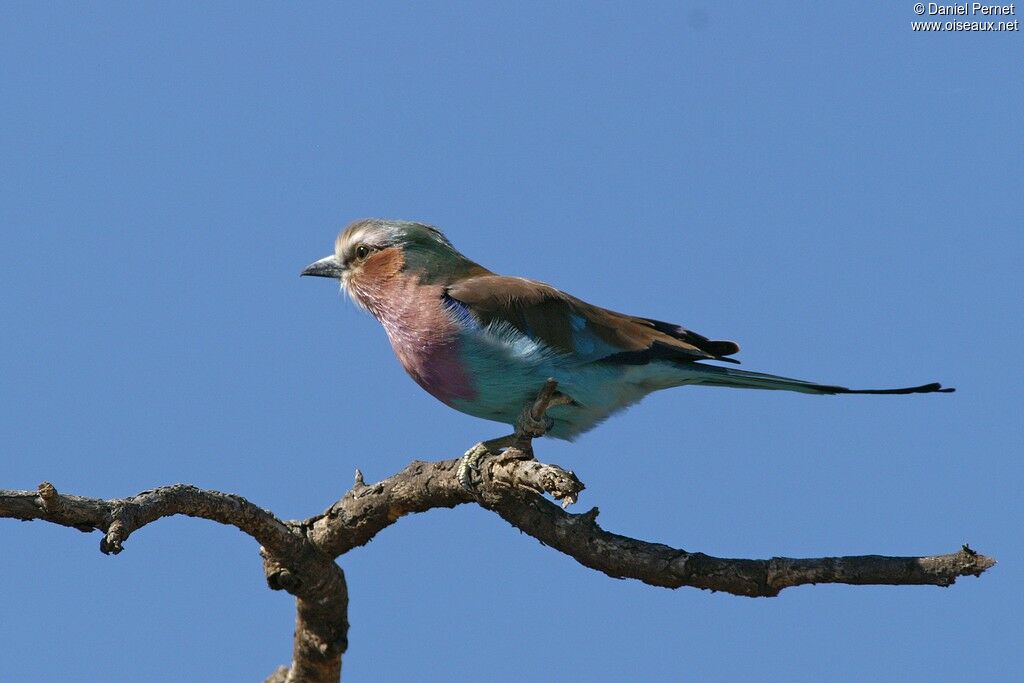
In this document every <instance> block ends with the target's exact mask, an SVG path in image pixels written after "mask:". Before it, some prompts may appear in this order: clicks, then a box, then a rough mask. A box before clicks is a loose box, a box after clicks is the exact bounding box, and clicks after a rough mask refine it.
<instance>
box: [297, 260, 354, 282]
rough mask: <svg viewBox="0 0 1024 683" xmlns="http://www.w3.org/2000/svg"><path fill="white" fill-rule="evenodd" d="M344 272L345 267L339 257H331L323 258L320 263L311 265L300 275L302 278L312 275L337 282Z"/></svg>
mask: <svg viewBox="0 0 1024 683" xmlns="http://www.w3.org/2000/svg"><path fill="white" fill-rule="evenodd" d="M344 272H345V267H344V266H343V265H341V263H339V262H338V257H337V256H334V255H331V256H328V257H327V258H322V259H320V260H319V261H314V262H313V263H310V264H309V265H308V266H306V269H305V270H303V271H302V273H300V276H301V275H311V276H313V277H330V278H334V279H335V280H337V279H339V278H340V277H341V274H342V273H344Z"/></svg>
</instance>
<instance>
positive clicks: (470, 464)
mask: <svg viewBox="0 0 1024 683" xmlns="http://www.w3.org/2000/svg"><path fill="white" fill-rule="evenodd" d="M491 454H492V451H491V447H490V446H488V445H487V442H486V441H481V442H480V443H478V444H477V445H475V446H473V447H472V448H470V449H469V450H468V451H466V452H465V454H463V456H462V457H461V458H460V459H459V467H458V469H457V470H456V471H455V476H456V477H457V478H458V480H459V485H460V486H462V488H464V489H466V490H467V491H471V492H475V491H476V486H474V484H473V473H474V472H477V473H478V474H477V476H479V472H480V460H481V459H483V457H484V456H485V455H491Z"/></svg>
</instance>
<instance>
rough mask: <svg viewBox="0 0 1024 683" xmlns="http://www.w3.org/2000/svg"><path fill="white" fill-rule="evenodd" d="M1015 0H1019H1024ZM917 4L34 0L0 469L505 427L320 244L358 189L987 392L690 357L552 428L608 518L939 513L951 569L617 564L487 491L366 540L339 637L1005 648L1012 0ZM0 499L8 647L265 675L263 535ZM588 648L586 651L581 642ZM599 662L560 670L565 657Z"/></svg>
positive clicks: (849, 526)
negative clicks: (353, 294)
mask: <svg viewBox="0 0 1024 683" xmlns="http://www.w3.org/2000/svg"><path fill="white" fill-rule="evenodd" d="M1018 11H1020V10H1018ZM915 18H916V17H915V15H914V14H913V11H912V4H911V3H909V2H907V3H891V2H880V3H790V4H782V3H729V4H725V3H699V2H697V3H669V4H642V5H632V6H629V7H627V6H625V5H621V6H617V5H611V4H607V3H586V4H583V3H575V4H570V3H524V4H520V3H515V4H512V3H509V4H507V5H505V6H504V7H503V8H502V7H499V6H498V5H496V4H493V3H458V4H456V3H451V4H448V3H445V4H438V3H417V4H416V5H415V6H407V5H406V4H404V3H363V4H327V3H321V4H303V5H292V4H281V3H255V4H250V3H207V4H205V5H204V6H199V5H192V6H191V7H182V6H180V5H169V4H162V5H157V4H151V3H123V4H116V5H113V4H111V5H92V6H86V5H82V4H77V3H76V4H55V3H45V4H44V3H5V4H4V5H3V6H2V8H0V22H2V24H3V26H4V27H5V30H4V34H5V35H4V40H3V41H0V60H2V63H3V64H4V68H3V69H2V70H0V89H2V97H0V123H2V125H0V148H2V150H3V151H2V154H0V173H2V177H3V183H2V185H0V226H2V233H0V234H2V240H3V242H2V244H3V255H4V258H3V262H4V266H3V268H2V269H0V291H3V296H2V297H0V320H2V321H3V327H4V333H3V334H2V335H0V359H2V360H0V405H2V406H3V409H2V410H0V435H2V439H3V447H2V456H0V461H2V468H0V471H2V477H0V487H5V488H19V489H31V488H34V487H35V486H36V485H37V484H38V483H39V482H40V481H42V480H49V481H52V482H53V483H54V484H55V485H56V486H57V488H58V489H59V490H61V491H64V492H68V493H78V494H82V495H91V496H103V497H108V496H109V497H113V496H124V495H129V494H132V493H135V492H138V491H140V490H143V489H146V488H150V487H153V486H156V485H160V484H168V483H174V482H189V483H193V484H196V485H199V486H203V487H209V488H214V489H219V490H223V491H230V492H234V493H238V494H241V495H244V496H246V497H248V498H249V499H251V500H253V501H254V502H256V503H258V504H260V505H262V506H265V507H268V508H270V509H272V510H274V511H275V512H276V513H277V514H279V515H281V516H283V517H287V518H292V517H304V516H307V515H310V514H313V513H316V512H319V511H320V510H322V509H323V508H324V507H326V506H327V505H328V504H329V503H330V502H331V501H333V500H334V499H335V498H337V497H338V496H339V495H341V494H342V493H343V492H344V491H345V490H346V489H347V488H348V487H349V486H350V485H351V481H352V473H353V471H354V469H355V468H356V467H359V468H361V469H362V470H363V472H364V473H365V475H366V478H367V480H368V481H369V480H372V479H379V478H382V477H385V476H388V475H390V474H392V473H394V472H395V471H397V470H398V469H400V468H401V467H402V466H403V465H405V464H406V463H407V462H408V461H409V460H411V459H413V458H427V459H437V458H448V457H454V456H456V455H458V454H460V453H461V452H462V451H463V450H465V449H466V448H467V447H468V446H470V445H471V444H473V443H474V442H476V441H478V440H480V439H482V438H487V437H492V436H496V435H498V434H499V433H500V432H501V430H502V427H501V425H498V424H496V423H488V422H483V421H480V420H477V419H474V418H471V417H468V416H464V415H461V414H458V413H455V412H453V411H451V410H449V409H447V408H445V407H444V406H443V405H441V404H440V403H437V402H436V401H435V400H434V399H432V398H431V397H430V396H428V395H427V394H426V393H424V392H423V391H421V390H420V389H419V388H418V387H417V386H416V385H415V384H414V383H413V382H412V381H410V380H409V379H408V378H407V377H406V376H405V375H404V373H403V372H402V370H401V368H400V367H399V365H398V363H397V362H396V361H395V359H394V358H393V355H392V353H391V350H390V347H389V345H388V344H387V341H386V338H385V336H384V334H383V332H382V330H381V329H380V328H379V326H378V325H377V323H376V322H374V321H373V320H372V319H371V318H369V317H367V316H365V315H363V314H362V313H360V312H359V311H357V310H356V309H355V307H353V306H352V305H350V304H348V303H346V302H344V301H342V299H341V297H340V296H339V294H338V292H337V291H336V290H335V288H333V287H332V286H331V285H330V284H329V283H328V282H326V281H321V280H308V279H300V278H299V277H298V272H299V271H300V270H301V269H302V267H303V266H305V265H306V264H307V263H309V262H310V261H312V260H314V259H316V258H319V257H321V256H324V255H326V254H327V253H328V252H329V251H330V250H331V248H332V244H333V240H334V236H335V234H336V232H337V230H338V229H339V228H341V227H342V226H343V225H344V224H345V223H347V222H348V221H350V220H352V219H355V218H359V217H365V216H387V217H394V218H406V219H416V220H422V221H427V222H431V223H434V224H436V225H438V226H440V227H442V228H443V229H444V230H445V231H446V232H447V234H448V235H449V237H450V238H451V239H452V241H453V242H454V243H455V244H456V245H457V246H458V247H459V248H461V249H462V250H463V251H464V252H465V253H467V254H469V255H470V256H472V257H473V258H474V259H476V260H478V261H480V262H481V263H483V264H484V265H486V266H488V267H490V268H492V269H493V270H496V271H498V272H505V273H510V274H516V275H525V276H530V277H534V278H538V279H542V280H545V281H548V282H551V283H553V284H555V285H557V286H559V287H562V288H564V289H567V290H568V291H570V292H572V293H573V294H576V295H577V296H580V297H583V298H585V299H588V300H590V301H592V302H594V303H598V304H600V305H604V306H607V307H610V308H613V309H617V310H625V311H629V312H633V313H637V314H641V315H647V316H651V317H656V318H660V319H665V320H672V321H676V322H679V323H682V324H684V325H687V326H688V327H691V328H692V329H695V330H697V331H699V332H702V333H705V334H707V335H709V336H713V337H716V338H725V339H735V340H737V341H738V342H739V343H740V345H741V346H742V347H743V350H742V352H741V355H740V357H741V358H742V360H743V362H744V367H746V368H748V369H752V370H760V371H767V372H776V373H781V374H786V375H790V376H797V377H805V378H808V379H814V380H819V381H825V382H830V383H839V384H848V385H851V386H902V385H907V384H917V383H923V382H927V381H932V380H940V381H942V382H944V383H947V384H951V385H954V386H956V387H958V389H959V391H958V392H957V393H956V394H952V395H931V396H910V397H884V396H883V397H873V396H851V397H809V396H803V395H791V394H782V393H777V392H753V391H748V392H744V391H729V390H725V389H701V388H688V389H679V390H675V391H670V392H663V393H661V394H658V395H655V396H652V397H650V398H649V399H647V400H646V401H645V402H644V403H642V404H641V405H639V406H637V407H635V408H633V409H631V410H630V411H628V412H626V413H624V414H622V415H620V416H618V417H617V418H615V419H613V420H611V421H609V422H608V423H606V424H604V425H603V426H602V427H600V428H599V429H597V430H595V431H593V432H591V433H589V434H587V435H585V436H584V437H583V438H581V439H580V440H578V441H577V442H576V443H573V444H568V443H560V442H553V441H545V442H544V443H542V444H539V449H538V453H539V455H540V456H541V458H542V459H545V460H547V461H550V462H557V463H560V464H563V465H565V466H568V467H571V468H573V469H574V470H575V471H576V472H577V473H578V474H579V476H580V477H581V478H582V479H583V480H584V481H585V482H586V484H587V490H586V492H585V493H584V496H583V500H582V502H581V504H580V506H579V507H580V511H583V510H586V509H587V508H588V507H589V506H592V505H597V506H599V507H600V508H601V510H602V515H601V518H600V521H601V522H602V524H603V525H604V526H605V528H607V529H609V530H611V531H615V532H618V533H623V534H629V535H634V536H637V537H640V538H643V539H647V540H653V541H659V542H663V543H667V544H670V545H674V546H677V547H682V548H686V549H688V550H694V551H697V550H699V551H702V552H707V553H711V554H716V555H722V556H735V557H767V556H771V555H790V556H820V555H832V554H859V553H880V554H931V553H942V552H950V551H953V550H956V549H957V548H958V547H959V545H960V544H961V543H963V542H970V543H971V544H972V545H973V546H974V547H976V548H978V549H979V550H981V551H983V552H985V553H989V554H992V555H994V556H996V557H997V558H998V559H999V560H1000V565H999V566H998V567H996V568H995V569H994V570H993V571H991V572H990V573H989V574H987V575H986V576H984V577H983V578H981V579H974V578H969V579H962V580H961V581H960V582H959V583H958V584H957V585H956V586H955V587H953V588H951V589H938V588H930V587H897V588H893V587H860V588H855V587H845V586H817V587H804V588H798V589H790V590H787V591H785V592H784V593H783V594H782V595H781V596H780V597H779V598H777V599H772V600H751V599H745V598H738V597H733V596H728V595H720V594H710V593H706V592H700V591H697V590H692V589H683V590H679V591H666V590H662V589H655V588H651V587H647V586H643V585H641V584H638V583H635V582H629V581H615V580H612V579H609V578H607V577H605V576H603V575H600V574H596V573H594V572H592V571H590V570H587V569H585V568H583V567H581V566H579V565H577V564H576V563H575V562H573V561H572V560H570V559H569V558H567V557H565V556H562V555H560V554H558V553H556V552H554V551H552V550H551V549H549V548H544V547H542V546H541V545H540V544H539V543H537V542H536V541H535V540H533V539H531V538H529V537H527V536H524V535H522V534H520V533H519V532H517V531H516V530H514V529H512V528H510V527H509V526H508V525H507V524H506V523H505V522H503V521H501V520H500V519H498V518H497V517H495V516H494V515H492V514H490V513H487V512H485V511H483V510H481V509H479V508H475V507H470V506H464V507H462V508H459V509H457V510H451V511H450V510H438V511H433V512H430V513H428V514H424V515H420V516H416V517H412V518H405V519H403V520H402V521H401V523H400V524H398V525H396V526H395V527H393V528H390V529H388V530H386V531H385V532H383V533H382V534H380V536H378V537H377V539H375V540H374V541H373V542H372V543H371V544H370V545H369V546H368V547H365V548H361V549H358V550H356V551H353V552H352V553H351V554H350V555H348V556H345V557H344V558H342V560H341V564H342V566H343V567H344V569H345V570H346V572H347V576H348V583H349V587H350V590H351V594H352V604H351V613H350V619H351V622H352V630H351V634H350V642H351V649H350V652H349V654H348V656H347V657H346V659H345V671H346V674H347V676H348V678H349V680H401V679H407V680H452V679H468V678H473V679H474V680H493V681H504V680H539V679H549V678H553V677H556V676H557V677H565V676H567V675H568V676H570V677H572V678H576V679H579V680H588V681H614V680H624V679H628V678H632V679H642V680H651V681H663V680H664V681H669V680H707V681H716V680H723V681H725V680H738V679H747V678H753V677H759V678H764V679H768V680H779V679H787V680H798V681H799V680H807V681H810V680H822V679H825V678H828V679H835V680H871V679H890V680H893V679H902V680H906V679H924V678H927V679H931V680H953V679H962V678H964V677H966V676H971V677H972V678H974V677H976V678H978V679H984V680H997V679H1008V678H1010V677H1012V676H1013V675H1015V674H1019V671H1020V669H1021V667H1022V666H1024V655H1022V651H1021V648H1020V643H1021V642H1022V638H1024V628H1022V625H1021V618H1020V615H1021V613H1022V607H1024V606H1022V604H1021V602H1022V601H1021V590H1020V585H1021V582H1022V581H1024V572H1022V570H1021V559H1022V554H1024V542H1022V540H1021V530H1020V524H1021V519H1022V513H1024V510H1022V505H1021V482H1022V475H1024V471H1022V467H1021V447H1022V433H1021V418H1020V415H1021V400H1020V395H1021V390H1020V386H1021V381H1022V379H1024V378H1022V376H1021V375H1022V373H1021V369H1020V367H1021V366H1020V363H1019V360H1018V355H1019V353H1020V349H1021V347H1022V345H1024V339H1022V336H1024V335H1022V325H1021V313H1022V306H1021V294H1020V292H1021V254H1022V246H1024V244H1022V239H1021V224H1022V223H1021V218H1020V215H1021V196H1022V191H1021V182H1022V178H1024V137H1022V134H1021V111H1022V110H1024V83H1022V81H1021V79H1020V65H1021V63H1022V58H1024V49H1022V47H1024V43H1022V39H1021V34H1020V33H1001V34H994V33H986V34H968V33H947V34H927V35H925V34H917V33H913V32H912V31H911V30H910V22H911V21H912V20H913V19H915ZM98 543H99V536H98V535H97V534H93V535H83V534H80V533H78V532H76V531H72V530H68V529H63V528H58V527H52V526H48V525H45V524H41V523H32V524H23V523H18V522H14V521H9V520H8V521H3V522H2V523H0V547H2V548H3V554H2V557H3V566H4V579H5V581H4V587H3V589H2V590H0V596H2V604H3V608H4V618H3V619H0V661H2V662H3V668H4V675H5V676H9V677H10V679H11V680H18V681H45V680H55V679H67V680H148V681H179V680H238V681H242V680H262V677H263V676H265V675H267V674H268V673H269V672H270V671H271V670H272V669H273V668H274V667H276V666H278V665H280V664H284V663H287V661H288V660H289V657H290V639H291V633H292V626H293V619H294V612H293V609H294V606H293V601H292V599H291V598H290V597H289V596H287V595H285V594H283V593H272V592H270V591H268V590H267V589H266V588H265V587H264V579H263V574H262V569H261V566H260V562H259V558H258V557H257V554H256V550H257V546H256V544H255V543H254V542H253V541H252V540H251V539H249V538H248V537H245V536H243V535H242V534H240V533H239V532H237V531H234V530H232V529H229V528H225V527H220V526H217V525H215V524H212V523H209V522H203V521H199V520H191V519H172V520H165V521H162V522H160V523H158V524H155V525H153V526H150V527H147V528H146V529H144V530H143V531H141V532H139V533H138V534H136V535H134V536H132V538H131V539H130V541H129V543H128V545H127V546H126V550H125V552H124V553H122V554H121V555H120V556H117V557H105V556H103V555H101V554H100V553H99V552H98V550H97V547H98ZM559 672H562V673H559ZM565 672H568V673H565Z"/></svg>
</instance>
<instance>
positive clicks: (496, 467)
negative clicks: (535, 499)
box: [481, 448, 586, 508]
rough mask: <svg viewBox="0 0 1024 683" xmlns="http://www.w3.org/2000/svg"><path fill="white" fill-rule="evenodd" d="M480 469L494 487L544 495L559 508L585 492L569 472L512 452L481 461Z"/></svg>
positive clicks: (512, 450)
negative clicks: (559, 503)
mask: <svg viewBox="0 0 1024 683" xmlns="http://www.w3.org/2000/svg"><path fill="white" fill-rule="evenodd" d="M481 469H482V470H484V471H485V472H486V473H487V479H489V480H490V482H491V483H493V484H495V485H497V486H503V487H507V488H513V489H520V490H525V491H529V492H532V493H536V494H539V495H543V494H545V493H548V494H550V495H551V497H552V498H554V499H555V500H558V501H561V503H562V507H563V508H566V507H568V506H569V505H572V504H573V503H575V502H576V501H577V500H578V499H579V495H580V493H581V492H582V491H583V489H585V488H586V486H584V484H583V482H582V481H580V480H579V477H577V476H576V473H575V472H573V471H572V470H566V469H563V468H561V467H559V466H558V465H549V464H546V463H543V462H540V461H539V460H533V459H532V458H531V459H528V460H527V459H525V454H524V453H522V452H521V451H519V450H518V449H515V448H509V449H508V450H506V451H505V452H504V453H501V454H499V455H495V456H491V457H489V458H487V459H485V460H484V462H483V467H482V468H481Z"/></svg>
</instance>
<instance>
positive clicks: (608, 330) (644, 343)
mask: <svg viewBox="0 0 1024 683" xmlns="http://www.w3.org/2000/svg"><path fill="white" fill-rule="evenodd" d="M447 295H448V296H449V297H450V298H451V299H452V300H454V301H456V302H459V303H460V304H462V305H463V306H464V307H465V308H466V309H467V310H468V311H469V312H470V313H472V315H473V316H474V317H475V318H476V319H477V320H478V321H480V322H481V323H483V324H488V323H491V322H495V321H504V322H506V323H508V324H510V325H512V326H513V327H515V328H516V329H517V330H519V331H520V332H522V333H523V334H526V335H528V336H530V337H533V338H535V339H538V340H540V341H542V342H544V343H545V344H546V345H547V346H549V347H551V348H554V349H558V350H560V351H565V352H570V353H582V352H584V349H583V347H587V349H588V350H589V351H590V352H591V353H593V354H594V356H595V357H594V360H598V359H600V360H602V361H606V362H615V363H623V364H630V365H639V364H644V363H648V362H650V361H651V360H652V359H654V358H667V359H672V360H677V361H694V360H701V359H713V360H724V361H729V362H733V363H735V362H737V361H735V360H733V359H731V358H724V357H723V356H728V355H731V354H734V353H736V352H737V351H739V346H737V345H736V344H735V343H734V342H731V341H715V340H711V339H708V338H707V337H704V336H702V335H699V334H697V333H696V332H691V331H690V330H687V329H684V328H682V327H679V326H678V325H672V324H670V323H665V322H661V321H659V320H651V319H649V318H638V317H636V316H631V315H625V314H623V313H616V312H614V311H609V310H607V309H604V308H599V307H597V306H593V305H591V304H588V303H586V302H585V301H581V300H580V299H577V298H576V297H574V296H571V295H569V294H566V293H565V292H561V291H559V290H557V289H555V288H554V287H552V286H550V285H546V284H544V283H543V282H537V281H535V280H527V279H525V278H519V277H508V276H505V275H481V276H477V277H471V278H466V279H464V280H461V281H459V282H457V283H455V284H453V285H452V286H450V287H449V288H448V290H447ZM581 342H586V343H581Z"/></svg>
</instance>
